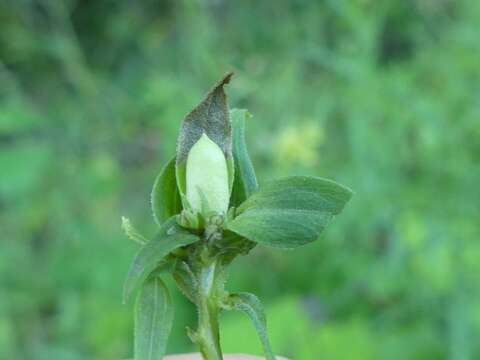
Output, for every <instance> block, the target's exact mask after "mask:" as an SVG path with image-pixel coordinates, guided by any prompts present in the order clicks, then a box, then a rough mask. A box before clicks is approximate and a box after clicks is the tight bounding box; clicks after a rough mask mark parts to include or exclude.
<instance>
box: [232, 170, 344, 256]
mask: <svg viewBox="0 0 480 360" xmlns="http://www.w3.org/2000/svg"><path fill="white" fill-rule="evenodd" d="M351 196H352V192H351V190H350V189H348V188H346V187H344V186H342V185H340V184H337V183H336V182H334V181H331V180H327V179H322V178H316V177H307V176H292V177H287V178H283V179H279V180H274V181H271V182H269V183H267V184H265V185H264V186H263V187H260V189H259V190H258V191H256V192H255V193H254V194H252V195H251V196H250V197H249V198H248V199H247V200H246V201H245V202H244V203H242V204H241V205H240V206H239V208H238V209H237V214H239V215H238V216H237V217H236V218H235V219H234V220H233V221H230V222H229V223H228V224H227V229H229V230H231V231H233V232H236V233H237V234H240V235H242V236H244V237H246V238H247V239H249V240H251V241H255V242H257V243H260V244H263V245H267V246H273V247H279V248H294V247H297V246H300V245H304V244H307V243H309V242H312V241H314V240H316V239H318V237H319V236H320V234H321V233H322V231H323V230H324V229H325V227H326V226H327V225H328V224H329V223H330V222H331V221H332V220H333V218H334V217H335V215H338V214H339V213H340V212H341V211H342V209H343V207H344V206H345V204H346V203H347V202H348V201H349V199H350V198H351Z"/></svg>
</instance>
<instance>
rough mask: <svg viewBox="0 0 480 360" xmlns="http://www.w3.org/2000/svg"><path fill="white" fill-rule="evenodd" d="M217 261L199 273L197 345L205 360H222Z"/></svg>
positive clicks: (202, 268)
mask: <svg viewBox="0 0 480 360" xmlns="http://www.w3.org/2000/svg"><path fill="white" fill-rule="evenodd" d="M217 265H218V264H217V263H216V262H215V261H213V262H211V263H210V264H208V265H205V266H202V267H201V269H200V270H199V273H198V285H199V286H198V287H199V291H198V294H197V309H198V329H197V333H196V336H197V344H198V346H199V347H200V352H201V354H202V356H203V358H204V360H222V359H223V357H222V350H221V348H220V335H219V327H218V313H219V310H220V309H219V307H218V301H217V295H218V293H217V291H218V288H217V284H218V282H217V280H218V277H217V275H218V271H217Z"/></svg>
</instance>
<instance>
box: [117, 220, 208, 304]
mask: <svg viewBox="0 0 480 360" xmlns="http://www.w3.org/2000/svg"><path fill="white" fill-rule="evenodd" d="M198 240H200V238H199V237H198V236H196V235H193V234H191V233H189V232H188V231H186V230H185V229H183V228H181V227H180V226H179V225H177V222H176V219H175V217H172V218H170V219H169V220H167V221H166V223H165V224H164V225H163V226H162V228H161V230H160V232H159V233H158V234H157V236H156V237H155V238H153V239H152V240H150V241H149V242H148V243H146V244H145V245H144V246H143V247H142V248H141V249H140V250H139V252H138V253H137V255H136V256H135V258H134V260H133V263H132V265H131V267H130V271H129V273H128V275H127V279H126V281H125V284H124V288H123V301H124V302H127V301H128V298H129V297H130V295H131V293H132V292H133V291H134V290H135V289H136V288H137V287H138V286H139V285H140V284H141V283H142V282H143V281H144V280H145V279H146V278H147V277H148V276H149V275H150V274H151V273H152V272H153V271H154V270H155V269H156V268H157V267H158V266H159V265H160V264H161V261H162V260H163V259H164V258H165V257H166V256H167V255H168V254H169V253H171V252H172V251H173V250H175V249H177V248H179V247H181V246H186V245H190V244H193V243H194V242H196V241H198Z"/></svg>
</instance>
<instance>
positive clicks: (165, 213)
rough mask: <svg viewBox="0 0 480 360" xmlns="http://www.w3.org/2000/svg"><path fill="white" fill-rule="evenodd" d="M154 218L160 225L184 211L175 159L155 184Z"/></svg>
mask: <svg viewBox="0 0 480 360" xmlns="http://www.w3.org/2000/svg"><path fill="white" fill-rule="evenodd" d="M150 200H151V205H152V211H153V218H154V219H155V221H156V222H157V224H158V225H161V224H163V223H164V222H165V221H166V220H167V219H168V218H170V217H171V216H173V215H176V214H178V213H180V212H181V211H182V202H181V200H180V193H179V191H178V187H177V179H176V175H175V158H173V159H171V160H170V161H169V162H168V163H167V164H166V165H165V166H164V167H163V169H162V170H161V171H160V174H158V176H157V178H156V179H155V183H154V184H153V189H152V194H151V197H150Z"/></svg>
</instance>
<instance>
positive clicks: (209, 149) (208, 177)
mask: <svg viewBox="0 0 480 360" xmlns="http://www.w3.org/2000/svg"><path fill="white" fill-rule="evenodd" d="M186 185H187V186H186V188H187V189H186V193H187V194H186V195H187V200H188V202H189V204H190V206H191V207H192V209H193V210H194V211H197V212H202V210H204V209H205V207H208V210H209V211H212V212H216V213H219V214H225V213H226V212H227V210H228V203H229V200H230V190H229V182H228V170H227V161H226V159H225V155H224V153H223V151H222V150H221V149H220V147H219V146H218V145H217V144H215V143H214V142H213V141H212V140H211V139H210V138H209V137H208V136H207V134H205V133H204V134H203V135H202V136H201V137H200V139H199V140H198V141H197V142H196V143H195V144H194V145H193V146H192V148H191V149H190V152H189V153H188V157H187V166H186ZM205 202H206V203H205ZM202 203H203V207H202ZM204 215H206V214H204Z"/></svg>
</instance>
